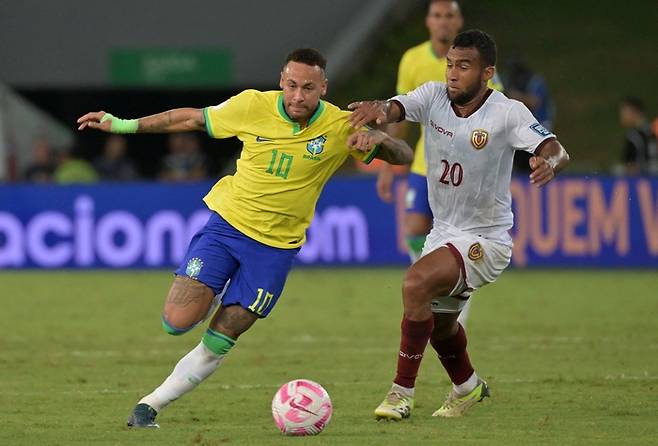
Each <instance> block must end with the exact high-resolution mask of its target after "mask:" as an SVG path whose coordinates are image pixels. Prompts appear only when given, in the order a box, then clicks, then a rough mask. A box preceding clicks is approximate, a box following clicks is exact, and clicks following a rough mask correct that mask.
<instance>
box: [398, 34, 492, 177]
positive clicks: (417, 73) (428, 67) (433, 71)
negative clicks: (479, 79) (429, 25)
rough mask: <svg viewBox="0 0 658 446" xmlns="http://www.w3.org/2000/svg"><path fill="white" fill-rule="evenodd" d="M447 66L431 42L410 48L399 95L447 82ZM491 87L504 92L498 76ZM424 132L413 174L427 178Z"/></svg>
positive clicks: (403, 62)
mask: <svg viewBox="0 0 658 446" xmlns="http://www.w3.org/2000/svg"><path fill="white" fill-rule="evenodd" d="M447 66H448V64H447V62H446V58H445V57H437V56H436V55H435V54H434V50H433V49H432V43H431V42H430V41H429V40H428V41H427V42H424V43H421V44H420V45H416V46H414V47H412V48H409V49H408V50H407V51H406V52H405V53H404V55H403V56H402V59H400V66H399V67H398V82H397V87H396V90H397V93H398V94H406V93H409V92H410V91H411V90H414V89H416V88H418V87H420V86H421V85H423V84H424V83H426V82H430V81H441V82H445V79H446V68H447ZM489 87H491V88H493V89H495V90H498V91H503V84H502V83H501V82H500V79H499V78H498V75H497V74H494V77H493V79H491V80H490V81H489ZM424 132H425V129H424V128H423V127H421V131H420V138H418V142H417V143H416V150H415V152H414V161H413V163H412V164H411V172H413V173H417V174H419V175H423V176H427V166H426V165H425V145H424V144H425V141H424V137H423V134H424Z"/></svg>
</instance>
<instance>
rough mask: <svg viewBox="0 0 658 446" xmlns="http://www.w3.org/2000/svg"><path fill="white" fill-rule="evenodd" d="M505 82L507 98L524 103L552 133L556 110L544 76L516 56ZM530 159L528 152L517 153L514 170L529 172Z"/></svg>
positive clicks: (511, 62) (513, 58)
mask: <svg viewBox="0 0 658 446" xmlns="http://www.w3.org/2000/svg"><path fill="white" fill-rule="evenodd" d="M503 81H504V83H505V94H506V95H507V97H509V98H511V99H516V100H517V101H521V102H523V104H524V105H525V106H526V107H528V109H529V110H530V112H531V113H532V114H533V116H534V117H535V118H536V119H537V121H538V122H539V123H540V124H541V125H542V126H543V127H544V128H546V129H547V130H549V131H552V130H553V119H554V114H555V109H554V107H553V101H552V100H551V96H550V93H549V90H548V85H547V83H546V80H545V79H544V78H543V76H541V75H540V74H537V73H535V72H533V71H532V70H531V69H530V67H529V66H528V64H527V63H526V62H525V61H524V60H523V58H522V57H521V56H519V55H515V56H512V57H511V58H510V59H509V60H508V62H507V65H506V75H505V76H503ZM529 158H530V155H529V154H527V153H526V152H523V151H517V152H516V153H515V156H514V170H515V171H517V172H529V171H530V168H529V166H530V165H529V164H528V160H529Z"/></svg>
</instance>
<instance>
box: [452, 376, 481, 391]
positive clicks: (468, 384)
mask: <svg viewBox="0 0 658 446" xmlns="http://www.w3.org/2000/svg"><path fill="white" fill-rule="evenodd" d="M477 385H478V376H477V375H476V374H475V372H473V374H472V375H471V377H470V378H468V379H467V380H466V381H464V382H463V383H461V384H453V385H452V388H453V389H454V391H455V392H457V394H459V395H466V394H467V393H471V392H472V391H473V389H475V387H476V386H477Z"/></svg>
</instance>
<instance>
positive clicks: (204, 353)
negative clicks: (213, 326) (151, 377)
mask: <svg viewBox="0 0 658 446" xmlns="http://www.w3.org/2000/svg"><path fill="white" fill-rule="evenodd" d="M223 359H224V355H221V356H220V355H217V354H215V353H213V352H211V351H210V350H208V348H206V346H205V345H204V344H203V342H201V343H199V345H197V346H196V347H194V349H193V350H192V351H190V352H189V353H188V354H187V355H185V356H183V358H182V359H181V360H180V361H178V364H176V367H174V371H173V372H171V375H169V376H168V377H167V379H165V380H164V382H163V383H162V384H161V385H160V387H158V388H157V389H155V390H154V391H153V392H152V393H151V394H149V395H146V396H145V397H144V398H142V399H141V400H140V401H139V402H140V403H145V404H148V405H149V406H151V407H152V408H153V409H155V410H156V412H160V411H161V410H162V409H163V408H164V407H165V406H167V404H169V403H171V402H172V401H175V400H177V399H178V398H180V397H181V396H183V395H185V394H186V393H187V392H189V391H190V390H192V389H194V388H195V387H196V386H198V385H199V384H200V383H201V381H203V380H204V379H206V378H207V377H208V376H210V375H211V374H212V373H213V372H214V371H215V370H217V367H219V366H220V364H221V363H222V361H223Z"/></svg>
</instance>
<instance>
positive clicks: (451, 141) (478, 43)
mask: <svg viewBox="0 0 658 446" xmlns="http://www.w3.org/2000/svg"><path fill="white" fill-rule="evenodd" d="M447 62H448V69H447V73H446V81H447V82H446V83H443V82H428V83H426V84H423V85H421V86H420V87H418V88H417V89H415V90H414V91H412V92H410V93H408V94H406V95H398V96H395V97H394V98H393V99H392V100H390V101H367V102H356V103H353V104H350V106H349V108H351V109H354V110H355V111H354V113H353V114H352V116H351V118H350V120H351V122H352V123H353V125H354V126H355V127H356V128H358V127H360V126H361V125H363V124H364V123H367V122H372V121H374V122H376V123H377V124H384V123H390V122H398V121H401V120H404V119H406V120H408V121H412V122H419V123H421V124H424V125H425V144H426V157H427V163H428V170H427V172H428V180H429V181H428V184H429V203H430V207H431V209H432V213H433V215H434V222H433V226H432V230H431V232H430V234H429V235H428V237H427V241H426V242H425V247H424V248H423V252H422V254H421V258H420V259H419V260H418V261H417V262H415V263H414V264H413V265H412V266H411V267H410V268H409V270H408V271H407V274H406V276H405V279H404V283H403V287H402V301H403V305H404V316H403V319H402V327H401V328H402V333H401V340H400V351H399V355H398V363H397V374H396V376H395V379H394V381H393V385H392V387H391V390H390V391H389V393H388V395H387V396H386V398H385V399H384V401H383V402H382V403H381V404H380V405H379V406H378V407H377V409H375V415H376V417H377V418H384V419H392V420H400V419H402V418H406V417H408V416H409V415H410V413H411V410H412V409H413V405H414V403H413V402H414V386H415V381H416V376H417V374H418V368H419V367H420V363H421V360H422V357H423V354H424V351H425V347H426V346H427V342H428V341H429V342H430V343H431V345H432V347H433V348H434V349H435V350H436V352H437V353H438V355H439V359H440V361H441V364H442V365H443V367H444V368H445V370H446V372H447V373H448V376H449V377H450V380H451V381H452V383H453V388H452V390H451V391H450V394H449V395H448V398H447V400H446V401H445V402H444V403H443V405H442V406H441V407H440V408H439V409H438V410H436V411H435V412H434V414H433V415H434V416H440V417H456V416H460V415H462V414H463V413H464V412H465V411H466V410H468V408H470V407H471V406H472V405H473V404H475V403H476V402H478V401H481V400H482V399H483V398H484V397H486V396H488V394H489V390H488V387H487V383H486V382H485V381H484V380H482V379H480V378H479V377H478V375H477V374H476V373H475V371H474V369H473V366H472V365H471V362H470V360H469V357H468V353H467V352H466V333H465V331H464V329H463V327H462V325H461V324H460V323H459V322H458V320H457V317H458V316H459V313H460V311H461V310H462V308H463V307H464V305H465V303H466V302H467V301H468V299H469V297H470V295H471V293H472V292H473V291H474V290H476V289H478V288H480V287H482V286H484V285H486V284H488V283H491V282H493V281H495V280H496V278H497V277H498V276H499V275H500V274H501V273H502V272H503V270H504V269H505V268H506V267H507V265H508V264H509V262H510V258H511V255H512V239H511V236H510V234H509V230H510V228H511V227H512V224H513V215H512V198H511V194H510V181H511V175H512V160H513V157H514V152H515V151H516V150H525V151H527V152H531V153H533V154H534V156H533V157H532V158H531V159H530V167H531V169H532V171H533V172H532V173H531V174H530V181H531V182H532V183H534V184H535V185H536V186H538V187H541V186H544V185H545V184H546V183H548V182H549V181H550V180H551V179H553V177H554V176H555V174H556V173H558V172H559V171H561V170H562V169H563V168H564V167H565V166H566V165H567V163H568V161H569V156H568V155H567V153H566V151H565V150H564V148H563V147H562V146H561V145H560V143H559V142H558V141H557V140H556V138H555V135H553V134H552V133H551V132H550V131H548V130H546V129H545V128H544V127H542V126H541V124H539V123H538V122H537V120H536V119H535V118H534V117H533V115H532V113H530V111H529V110H528V108H527V107H526V106H524V105H523V104H522V103H520V102H518V101H515V100H512V99H508V98H507V97H506V96H505V95H503V94H502V93H500V92H498V91H494V90H492V89H490V88H488V87H487V84H488V82H489V81H490V80H491V79H492V77H493V75H494V71H495V68H494V66H495V64H496V45H495V43H494V41H493V39H492V38H491V37H490V36H489V35H487V34H485V33H483V32H482V31H477V30H474V31H466V32H463V33H461V34H459V35H458V36H457V37H456V38H455V40H454V42H453V46H452V47H451V48H450V50H449V51H448V55H447Z"/></svg>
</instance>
